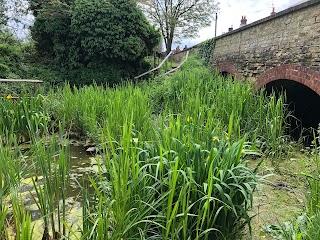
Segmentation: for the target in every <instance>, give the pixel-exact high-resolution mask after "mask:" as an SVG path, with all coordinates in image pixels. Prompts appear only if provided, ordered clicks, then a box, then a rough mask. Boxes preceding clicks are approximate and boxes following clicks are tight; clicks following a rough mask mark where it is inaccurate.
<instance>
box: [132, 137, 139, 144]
mask: <svg viewBox="0 0 320 240" xmlns="http://www.w3.org/2000/svg"><path fill="white" fill-rule="evenodd" d="M131 142H134V143H138V142H139V139H138V138H132V139H131Z"/></svg>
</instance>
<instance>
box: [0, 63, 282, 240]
mask: <svg viewBox="0 0 320 240" xmlns="http://www.w3.org/2000/svg"><path fill="white" fill-rule="evenodd" d="M1 101H2V106H1V114H2V116H3V118H2V119H4V120H2V121H3V122H2V123H1V129H0V130H1V133H3V134H4V135H5V136H6V137H5V138H4V141H3V142H2V144H1V145H0V148H1V149H0V153H1V154H2V156H3V157H2V158H1V161H3V164H2V165H1V167H0V174H1V176H2V179H3V181H2V185H1V186H0V187H1V190H2V191H1V194H0V201H1V203H7V200H8V198H9V199H10V201H11V203H12V204H13V206H15V207H14V208H13V209H14V210H13V211H11V210H9V209H8V207H7V206H6V204H1V206H2V207H1V209H0V211H1V213H0V233H1V234H0V236H1V237H2V239H6V237H8V235H10V234H9V232H11V233H12V232H13V233H14V234H13V235H15V236H16V238H17V239H31V238H32V237H31V236H32V231H33V230H32V223H31V219H30V213H29V211H28V210H26V209H25V208H24V207H23V206H24V205H23V204H24V203H23V201H22V196H19V187H20V186H21V181H22V180H23V179H25V178H26V177H33V181H32V182H33V189H32V191H30V192H31V193H32V194H31V195H32V196H33V201H35V202H36V203H37V206H38V208H39V210H40V213H41V216H42V218H43V226H44V230H43V234H42V235H43V236H44V239H49V238H50V237H54V238H55V239H59V238H62V236H63V237H64V238H65V239H232V238H240V237H241V235H242V233H243V231H242V230H243V229H244V227H245V226H249V229H250V226H251V225H250V223H251V217H250V214H249V210H250V209H251V207H252V200H253V193H254V191H255V189H256V188H257V186H258V184H259V182H260V178H262V177H263V176H260V175H259V174H258V172H257V170H258V169H256V165H257V164H256V165H255V166H254V167H248V165H247V162H248V159H251V158H257V157H260V156H261V155H264V156H269V157H279V156H281V155H282V154H283V153H286V151H287V150H288V144H287V143H288V142H287V138H286V137H285V136H284V132H285V128H286V118H287V114H288V113H287V112H286V110H285V104H284V99H283V98H281V97H280V98H276V97H275V96H272V95H271V96H266V94H265V93H264V92H263V91H260V92H256V93H255V92H254V91H253V88H252V86H251V85H250V84H249V83H243V82H237V81H233V80H232V79H223V78H222V77H221V76H219V75H217V74H215V73H211V72H210V71H209V70H208V69H207V68H205V67H204V66H202V65H201V63H199V61H198V60H196V59H190V60H189V61H188V63H187V64H186V65H184V66H183V69H182V70H181V71H179V72H177V73H175V74H174V75H173V76H171V77H166V78H159V79H155V80H152V81H150V82H144V83H140V84H137V85H135V86H134V85H132V84H127V85H123V86H119V87H117V88H114V89H110V88H104V87H101V86H94V85H93V86H89V87H84V88H80V89H78V88H73V87H71V86H70V85H67V84H66V85H64V86H62V87H59V88H57V89H55V90H52V91H51V92H49V93H47V94H45V95H38V96H37V97H34V98H29V97H21V98H19V99H15V100H9V99H2V100H1ZM71 133H72V135H73V136H76V137H78V138H82V139H90V140H91V141H92V142H94V143H95V144H96V145H97V147H98V149H100V154H101V159H100V164H99V174H98V175H97V176H92V177H91V178H90V179H89V182H90V184H89V185H88V184H85V185H84V186H83V189H82V192H83V196H82V204H81V206H82V209H83V210H82V212H83V214H82V220H81V221H79V225H77V224H76V225H72V224H71V223H70V222H69V221H68V216H67V215H68V211H66V208H67V207H66V193H65V186H66V184H67V182H68V171H69V169H67V164H66V162H67V161H68V159H69V157H68V143H67V138H68V136H70V134H71ZM26 140H28V141H30V145H31V146H32V147H30V149H28V150H27V151H23V152H22V150H21V147H20V146H19V144H20V143H21V142H24V141H26ZM258 166H259V164H258ZM39 175H41V176H42V177H43V180H42V181H38V180H37V177H36V176H39ZM13 179H15V181H13ZM86 185H88V186H87V187H85V186H86ZM89 189H90V190H89ZM15 193H16V194H15ZM19 203H21V204H19ZM8 219H9V220H10V221H8ZM18 236H22V237H20V238H18ZM1 237H0V239H1Z"/></svg>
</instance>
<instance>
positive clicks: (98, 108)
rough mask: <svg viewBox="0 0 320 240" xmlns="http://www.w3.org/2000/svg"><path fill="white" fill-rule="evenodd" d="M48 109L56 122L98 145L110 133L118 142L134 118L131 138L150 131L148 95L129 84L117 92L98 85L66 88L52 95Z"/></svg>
mask: <svg viewBox="0 0 320 240" xmlns="http://www.w3.org/2000/svg"><path fill="white" fill-rule="evenodd" d="M46 103H47V104H46V106H47V107H46V108H47V109H48V111H50V112H52V114H53V116H54V118H56V119H58V120H61V119H64V120H65V124H66V127H67V128H70V129H71V130H72V131H76V132H80V133H82V134H84V135H86V136H88V137H89V138H91V139H92V140H94V141H96V142H99V141H100V140H101V134H102V131H103V130H105V129H107V130H108V131H110V132H111V134H112V136H113V137H114V139H117V140H119V137H120V136H121V134H122V126H123V124H124V123H125V121H126V119H127V118H128V117H130V116H131V115H133V119H134V121H133V123H132V124H133V126H132V135H133V136H136V135H137V134H139V133H141V134H142V135H147V134H148V133H149V132H150V129H151V123H150V121H151V108H150V106H149V105H150V102H149V100H148V95H146V94H145V93H144V92H142V90H141V89H139V88H135V87H134V86H133V85H131V84H128V85H125V86H123V87H119V88H116V89H109V88H104V87H100V86H96V85H92V86H88V87H84V88H80V89H78V88H76V87H74V88H71V87H70V86H69V85H65V86H64V87H62V88H58V89H57V90H56V91H54V92H51V93H50V94H49V97H48V99H47V101H46Z"/></svg>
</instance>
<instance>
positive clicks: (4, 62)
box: [0, 30, 23, 78]
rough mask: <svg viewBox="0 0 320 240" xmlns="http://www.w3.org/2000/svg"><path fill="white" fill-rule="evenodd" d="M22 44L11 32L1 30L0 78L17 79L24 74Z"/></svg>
mask: <svg viewBox="0 0 320 240" xmlns="http://www.w3.org/2000/svg"><path fill="white" fill-rule="evenodd" d="M22 59H23V55H22V51H21V43H20V42H19V41H18V40H17V39H16V38H15V37H14V36H13V35H12V33H10V32H9V31H1V30H0V78H17V77H19V75H20V74H22V72H23V66H22V63H21V61H22Z"/></svg>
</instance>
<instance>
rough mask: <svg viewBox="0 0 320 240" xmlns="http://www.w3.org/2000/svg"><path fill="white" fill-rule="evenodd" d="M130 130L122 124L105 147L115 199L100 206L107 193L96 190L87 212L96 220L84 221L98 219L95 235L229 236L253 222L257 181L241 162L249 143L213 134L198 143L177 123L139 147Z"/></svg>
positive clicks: (212, 237)
mask: <svg viewBox="0 0 320 240" xmlns="http://www.w3.org/2000/svg"><path fill="white" fill-rule="evenodd" d="M131 125H132V122H131V123H129V124H128V125H126V124H125V125H124V128H123V137H122V140H121V142H119V143H118V142H114V141H111V140H112V139H110V142H109V144H108V145H104V147H105V148H108V150H109V149H111V152H110V153H109V152H108V150H107V149H105V150H106V151H105V155H104V161H103V162H105V164H106V169H107V170H108V176H110V182H111V193H110V194H111V196H110V198H111V199H110V200H111V201H109V204H108V201H106V203H103V205H102V204H101V203H102V202H101V201H100V196H101V195H102V196H103V195H104V192H106V190H105V189H103V188H102V189H98V188H96V194H97V197H98V196H99V198H98V199H97V201H98V202H97V203H96V204H91V207H89V209H90V210H89V212H97V213H98V214H97V216H98V218H96V219H94V221H92V220H91V219H92V215H91V216H88V218H86V224H89V223H90V220H91V221H92V222H91V226H92V228H91V229H90V230H89V231H87V232H88V234H90V233H91V235H90V237H89V238H91V239H93V238H94V239H101V235H100V234H103V233H105V232H106V230H107V228H110V229H111V231H110V235H109V236H108V237H105V238H106V239H121V238H123V239H127V238H131V239H141V238H143V239H149V238H152V239H230V238H232V237H235V236H237V235H238V234H239V228H241V226H242V225H243V223H249V222H250V218H249V216H248V215H247V211H248V209H250V207H251V202H252V193H253V190H254V188H255V186H256V185H257V183H258V179H257V178H256V176H255V172H254V171H252V170H251V169H249V168H247V167H246V166H245V162H244V161H243V157H244V156H246V154H250V151H248V150H249V149H248V146H247V145H246V143H245V142H244V139H242V140H240V141H239V142H235V143H233V144H232V143H230V142H229V141H225V139H224V136H219V138H220V140H212V137H213V136H215V134H216V133H215V132H213V133H212V135H211V136H210V137H209V136H208V138H207V142H202V143H198V142H194V141H193V136H192V135H193V132H192V131H188V126H187V125H185V126H183V125H181V122H180V118H177V119H174V118H171V119H170V122H169V125H168V127H166V126H164V125H162V124H161V129H160V132H161V133H160V135H161V136H160V139H159V140H158V141H155V142H153V143H152V144H148V142H143V141H142V142H140V141H139V142H137V143H135V142H133V141H132V138H131V131H132V129H131V127H129V126H131ZM229 134H230V135H231V134H232V133H231V132H229ZM109 151H110V150H109ZM93 185H94V186H98V183H93ZM111 214H112V216H113V220H111V219H112V218H111V219H110V215H111ZM103 216H104V217H103ZM108 216H109V217H108ZM105 217H108V218H109V220H107V219H105ZM102 221H103V222H102ZM88 222H89V223H88ZM103 223H104V224H105V225H102V224H103ZM86 228H87V226H84V227H83V229H86ZM86 237H88V236H86Z"/></svg>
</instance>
